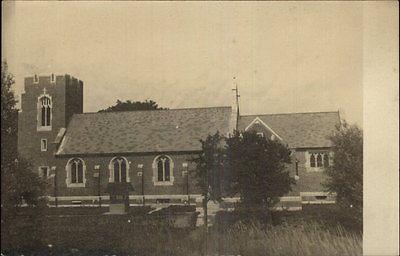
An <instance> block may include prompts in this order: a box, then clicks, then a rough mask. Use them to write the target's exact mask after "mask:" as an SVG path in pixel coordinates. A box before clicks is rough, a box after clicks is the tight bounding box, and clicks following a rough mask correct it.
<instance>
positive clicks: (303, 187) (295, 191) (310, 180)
mask: <svg viewBox="0 0 400 256" xmlns="http://www.w3.org/2000/svg"><path fill="white" fill-rule="evenodd" d="M306 152H307V150H306V149H302V150H295V151H294V153H293V155H292V157H293V160H294V159H297V160H298V161H299V162H298V177H299V179H298V180H297V181H296V185H294V186H293V187H292V191H291V192H289V195H291V196H292V195H293V196H298V195H300V192H318V191H324V188H323V186H322V185H321V183H322V182H324V181H325V180H326V174H325V173H324V172H323V171H319V172H315V171H310V170H309V168H307V165H308V163H307V161H306ZM288 168H289V170H290V174H291V176H292V177H294V175H295V174H296V169H295V164H294V162H293V163H292V164H291V165H290V166H289V167H288Z"/></svg>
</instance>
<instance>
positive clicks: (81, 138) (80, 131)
mask: <svg viewBox="0 0 400 256" xmlns="http://www.w3.org/2000/svg"><path fill="white" fill-rule="evenodd" d="M231 112H232V109H231V107H210V108H187V109H167V110H149V111H126V112H102V113H85V114H75V115H73V116H72V118H71V121H70V122H69V124H68V127H67V131H66V133H65V136H64V138H63V140H62V142H61V145H60V146H59V149H58V151H57V153H56V155H79V154H102V153H145V152H173V151H180V152H182V151H183V152H185V151H198V150H201V143H200V141H199V140H200V139H205V138H206V137H207V135H208V134H214V133H215V132H217V131H219V132H220V133H221V134H223V135H226V134H227V133H228V132H229V128H230V127H229V123H230V118H231Z"/></svg>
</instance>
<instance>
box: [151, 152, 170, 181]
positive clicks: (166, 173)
mask: <svg viewBox="0 0 400 256" xmlns="http://www.w3.org/2000/svg"><path fill="white" fill-rule="evenodd" d="M153 168H154V182H155V184H156V185H157V184H159V185H162V184H172V182H173V181H174V177H173V162H172V159H171V158H170V157H169V156H166V155H162V156H158V157H156V158H155V159H154V163H153Z"/></svg>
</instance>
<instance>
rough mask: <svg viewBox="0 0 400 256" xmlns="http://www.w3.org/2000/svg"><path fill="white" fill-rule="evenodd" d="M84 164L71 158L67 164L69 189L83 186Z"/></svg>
mask: <svg viewBox="0 0 400 256" xmlns="http://www.w3.org/2000/svg"><path fill="white" fill-rule="evenodd" d="M85 170H86V166H85V162H84V161H83V160H82V159H80V158H72V159H70V160H69V161H68V163H67V185H68V186H69V187H74V186H75V187H77V186H84V184H85V182H86V179H85Z"/></svg>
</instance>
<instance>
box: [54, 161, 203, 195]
mask: <svg viewBox="0 0 400 256" xmlns="http://www.w3.org/2000/svg"><path fill="white" fill-rule="evenodd" d="M118 156H123V157H125V158H126V159H127V160H128V162H129V171H128V172H129V177H130V183H131V184H132V186H133V188H134V191H132V192H131V193H130V194H131V195H142V190H141V188H142V177H140V176H138V174H137V173H138V171H139V170H140V169H139V168H138V165H139V164H143V168H142V171H143V180H144V183H143V184H144V186H143V187H144V193H145V195H186V194H187V190H186V189H187V180H186V176H183V175H182V171H183V170H184V168H183V167H182V163H184V162H185V163H188V169H189V172H191V171H193V170H194V164H193V163H191V162H190V161H189V160H190V159H191V157H193V155H189V154H168V156H169V157H171V159H172V160H173V163H174V168H173V176H174V182H173V185H154V182H153V177H154V175H153V167H152V165H153V161H154V159H155V158H156V157H157V155H156V154H149V155H118ZM113 157H114V156H87V157H82V159H83V160H84V162H85V165H86V173H85V176H86V185H85V187H78V188H71V187H67V184H66V177H67V176H66V175H67V171H66V164H67V162H68V160H69V159H70V158H64V157H62V158H57V159H56V162H57V163H56V166H57V184H58V186H57V187H58V196H97V195H98V193H99V189H98V187H99V185H98V184H99V178H97V177H94V173H95V172H100V194H101V195H108V194H107V193H106V188H107V185H108V183H109V177H110V170H109V163H110V161H111V159H112V158H113ZM96 165H99V166H100V169H99V170H95V166H96ZM189 193H190V194H200V191H199V189H198V188H197V187H196V182H195V179H194V175H193V172H192V173H191V175H190V176H189Z"/></svg>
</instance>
